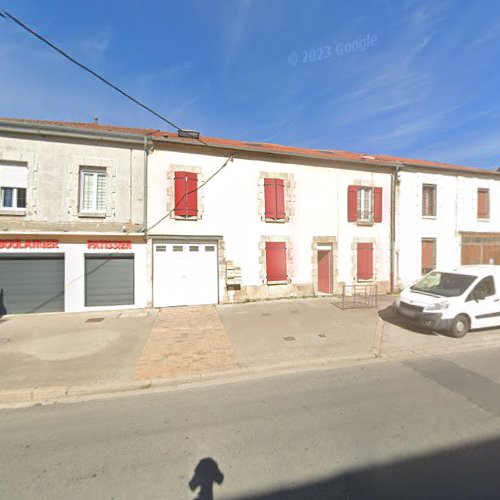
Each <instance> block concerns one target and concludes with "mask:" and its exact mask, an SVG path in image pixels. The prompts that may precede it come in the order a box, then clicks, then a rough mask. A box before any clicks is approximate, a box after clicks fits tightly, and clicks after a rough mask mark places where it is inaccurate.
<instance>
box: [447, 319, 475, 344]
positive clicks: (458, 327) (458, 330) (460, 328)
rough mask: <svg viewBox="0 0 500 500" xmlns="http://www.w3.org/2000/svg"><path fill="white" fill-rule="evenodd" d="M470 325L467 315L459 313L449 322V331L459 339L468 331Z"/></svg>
mask: <svg viewBox="0 0 500 500" xmlns="http://www.w3.org/2000/svg"><path fill="white" fill-rule="evenodd" d="M469 328H470V325H469V320H468V319H467V316H464V315H463V314H459V315H458V316H457V317H456V318H455V319H454V320H453V323H452V324H451V328H450V333H451V335H452V336H453V337H455V338H457V339H461V338H462V337H464V336H465V334H466V333H467V332H468V331H469Z"/></svg>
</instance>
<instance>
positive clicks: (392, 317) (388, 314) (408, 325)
mask: <svg viewBox="0 0 500 500" xmlns="http://www.w3.org/2000/svg"><path fill="white" fill-rule="evenodd" d="M378 316H379V318H380V319H382V320H383V321H386V322H387V323H390V324H391V325H394V326H398V327H399V328H404V329H405V330H408V331H410V332H413V333H420V334H421V335H440V333H437V332H433V331H432V330H428V329H426V328H423V327H421V326H419V325H417V324H415V323H412V322H411V321H408V320H405V319H404V318H401V317H400V316H398V315H397V314H395V313H394V311H393V310H392V305H391V306H388V307H386V308H385V309H381V310H380V311H379V312H378ZM443 335H444V333H443Z"/></svg>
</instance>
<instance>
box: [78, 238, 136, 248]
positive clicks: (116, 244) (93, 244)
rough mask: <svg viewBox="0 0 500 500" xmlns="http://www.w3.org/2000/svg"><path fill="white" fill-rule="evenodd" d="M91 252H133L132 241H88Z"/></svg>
mask: <svg viewBox="0 0 500 500" xmlns="http://www.w3.org/2000/svg"><path fill="white" fill-rule="evenodd" d="M87 248H88V249H89V250H132V242H131V241H103V240H98V241H87Z"/></svg>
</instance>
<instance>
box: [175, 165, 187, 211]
mask: <svg viewBox="0 0 500 500" xmlns="http://www.w3.org/2000/svg"><path fill="white" fill-rule="evenodd" d="M186 191H187V177H186V172H175V209H174V211H175V215H179V216H181V217H184V216H186V215H187V211H186V202H187V200H186Z"/></svg>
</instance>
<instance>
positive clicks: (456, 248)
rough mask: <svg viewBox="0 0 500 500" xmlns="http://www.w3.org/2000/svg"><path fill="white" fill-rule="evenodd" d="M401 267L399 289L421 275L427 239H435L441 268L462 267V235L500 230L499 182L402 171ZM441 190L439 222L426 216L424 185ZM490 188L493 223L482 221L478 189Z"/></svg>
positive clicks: (399, 205) (398, 231)
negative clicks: (423, 241) (424, 209)
mask: <svg viewBox="0 0 500 500" xmlns="http://www.w3.org/2000/svg"><path fill="white" fill-rule="evenodd" d="M399 178H400V183H399V187H398V202H397V220H396V254H397V258H396V265H397V269H398V282H399V284H400V286H407V285H408V284H410V283H412V282H414V281H415V280H417V279H418V278H420V276H421V241H422V238H435V239H436V267H449V266H458V265H460V263H461V236H460V232H461V231H473V232H500V180H495V179H488V178H484V177H472V176H455V175H448V174H437V173H426V172H400V173H399ZM423 184H435V185H436V186H437V213H436V217H435V218H425V217H423V216H422V185H423ZM480 187H481V188H487V189H489V190H490V220H489V221H487V222H485V221H478V219H477V189H478V188H480Z"/></svg>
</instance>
